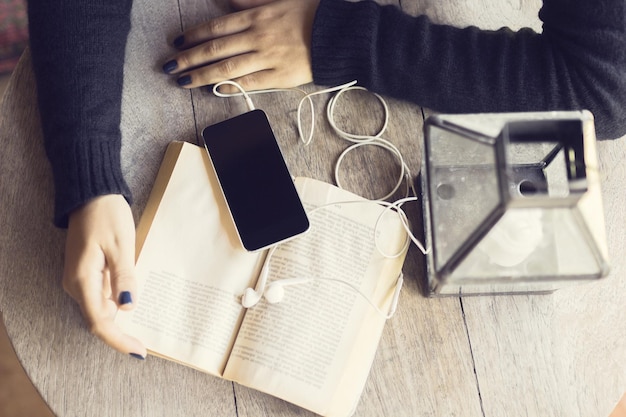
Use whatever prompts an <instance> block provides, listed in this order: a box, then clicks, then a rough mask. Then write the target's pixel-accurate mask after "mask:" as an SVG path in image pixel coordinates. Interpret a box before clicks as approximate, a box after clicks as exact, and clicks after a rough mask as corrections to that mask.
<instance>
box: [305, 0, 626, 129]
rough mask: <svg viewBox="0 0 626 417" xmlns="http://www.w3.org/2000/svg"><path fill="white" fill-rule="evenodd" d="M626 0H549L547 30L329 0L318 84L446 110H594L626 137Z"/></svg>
mask: <svg viewBox="0 0 626 417" xmlns="http://www.w3.org/2000/svg"><path fill="white" fill-rule="evenodd" d="M625 9H626V3H625V2H624V1H623V0H598V1H596V2H592V3H589V2H584V1H582V0H544V4H543V7H542V9H541V10H540V12H539V18H540V19H541V20H542V22H543V32H542V33H536V32H534V31H532V30H531V29H528V28H524V29H521V30H519V31H517V32H514V31H512V30H510V29H508V28H502V29H499V30H496V31H490V30H481V29H479V28H477V27H473V26H470V27H466V28H457V27H453V26H449V25H438V24H434V23H432V22H431V21H430V20H429V19H428V17H426V16H417V17H412V16H409V15H407V14H404V13H402V12H401V11H400V10H399V9H398V8H396V7H394V6H380V5H378V4H376V3H374V2H371V1H362V2H357V3H352V2H347V1H340V0H321V2H320V5H319V8H318V11H317V15H316V18H315V22H314V26H313V41H312V51H311V54H312V66H313V78H314V81H315V82H316V83H318V84H323V85H336V84H340V83H344V82H347V81H350V80H357V81H358V82H359V84H360V85H363V86H364V87H366V88H368V89H370V90H372V91H375V92H378V93H381V94H386V95H389V96H392V97H396V98H400V99H404V100H408V101H411V102H413V103H416V104H419V105H421V106H424V107H427V108H431V109H433V110H435V111H438V112H444V113H474V112H476V113H480V112H515V111H550V110H581V109H587V110H590V111H591V112H592V113H593V114H594V116H595V119H596V132H597V134H598V137H599V138H616V137H620V136H623V135H624V134H626V111H625V110H624V109H626V75H625V70H624V68H626V58H625V57H626V15H625V13H626V11H625Z"/></svg>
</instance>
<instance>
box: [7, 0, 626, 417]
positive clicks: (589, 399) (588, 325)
mask: <svg viewBox="0 0 626 417" xmlns="http://www.w3.org/2000/svg"><path fill="white" fill-rule="evenodd" d="M398 3H402V7H403V8H404V9H405V10H407V11H408V12H410V13H414V14H416V13H420V12H423V13H427V14H429V15H430V16H431V17H432V18H433V19H434V20H436V21H440V22H446V23H453V24H458V25H467V24H475V25H478V26H481V27H484V28H490V29H494V28H498V27H500V26H503V25H508V26H511V27H513V28H517V27H520V26H532V27H535V28H537V29H539V28H540V25H539V22H538V20H537V10H538V7H539V4H538V2H537V1H535V0H533V1H530V2H529V1H527V0H516V1H511V0H508V1H493V2H489V0H480V1H473V2H469V3H471V4H464V3H463V4H462V3H461V2H454V1H450V2H441V1H438V0H415V1H413V2H407V1H402V2H398ZM492 3H493V4H492ZM179 5H180V8H179ZM226 11H227V7H226V5H225V2H224V1H223V0H221V1H219V2H218V4H217V5H216V4H214V3H212V2H206V1H196V0H180V1H179V0H162V1H152V0H136V1H135V5H134V9H133V16H134V17H133V30H132V32H131V35H130V39H129V45H128V50H127V51H128V53H127V55H128V59H127V66H126V79H125V94H124V102H123V120H122V132H123V136H124V144H123V168H124V172H125V175H126V178H127V180H128V182H129V185H130V187H131V189H132V190H133V193H134V197H135V204H134V206H133V210H134V215H135V218H136V219H138V217H139V216H140V214H141V212H142V208H143V206H144V204H145V202H146V199H147V196H148V193H149V190H150V187H151V186H152V182H153V181H154V178H155V175H156V171H157V168H158V165H159V163H160V160H161V157H162V155H163V152H164V150H165V146H166V144H167V143H168V142H169V141H171V140H187V141H192V142H195V141H196V138H197V137H198V135H199V133H200V132H201V130H202V128H203V127H204V126H206V125H208V124H211V123H214V122H217V121H220V120H223V119H225V118H227V117H230V116H233V115H235V114H237V113H239V112H241V111H243V110H244V104H243V102H242V101H241V100H239V99H236V98H232V99H221V98H217V97H214V96H212V94H210V93H209V92H207V91H205V90H194V91H187V90H182V89H179V88H177V87H175V86H173V85H172V80H171V79H170V78H169V77H166V76H164V75H162V74H161V72H160V63H162V62H163V60H164V59H165V58H167V57H168V56H169V55H170V54H171V53H172V51H171V50H170V49H169V48H168V46H167V40H168V39H170V38H171V37H172V36H174V35H176V34H177V33H179V31H180V29H181V22H182V26H183V27H189V26H191V25H193V24H196V23H199V21H201V20H202V19H205V18H206V17H209V16H216V15H219V14H223V13H225V12H226ZM307 88H308V89H309V90H313V89H314V88H315V87H313V86H307ZM327 99H328V96H322V97H319V98H317V99H316V108H315V111H316V113H317V115H318V116H320V117H319V118H318V122H317V126H316V129H317V130H316V135H315V138H314V141H313V144H312V145H310V146H309V147H304V146H302V145H301V144H300V143H299V142H298V140H297V134H296V127H295V121H294V120H295V111H294V110H295V106H296V103H297V95H291V94H290V93H281V94H274V95H270V96H258V97H255V98H254V100H255V103H256V104H257V107H259V108H262V109H264V110H266V112H267V113H268V115H269V117H270V119H271V121H272V124H273V127H274V129H275V131H276V134H277V136H278V139H279V141H280V143H281V146H282V148H283V150H284V152H285V154H286V156H287V159H288V163H289V166H290V169H291V170H292V173H293V174H294V175H308V176H313V177H317V178H319V179H322V180H326V181H332V177H331V170H332V162H331V161H334V160H335V159H336V157H337V156H338V154H339V153H340V152H341V150H343V149H344V148H345V147H346V146H347V144H346V143H345V142H342V141H341V140H340V139H338V137H337V136H336V135H335V134H334V133H332V132H331V130H330V129H329V127H328V124H327V122H326V121H325V118H324V117H323V116H321V115H323V108H324V106H325V104H326V101H327ZM35 103H36V100H35V91H34V80H33V75H32V71H31V63H30V57H29V54H28V52H27V53H26V54H25V55H24V57H23V59H22V61H21V62H20V64H19V66H18V68H17V69H16V71H15V73H14V76H13V78H12V81H11V83H10V86H9V87H8V90H7V92H6V96H5V100H4V102H3V105H2V113H1V116H0V117H1V122H0V140H1V142H2V151H0V199H1V206H0V212H1V213H2V214H1V215H0V216H1V217H0V219H1V220H0V225H1V226H0V227H1V233H0V308H1V311H2V314H3V316H4V320H5V322H6V327H7V330H8V333H9V335H10V338H11V340H12V342H13V344H14V346H15V350H16V352H17V355H18V357H19V358H20V360H21V362H22V364H23V366H24V368H25V370H26V372H27V374H28V376H29V377H30V378H31V379H32V381H33V383H34V385H35V386H36V387H37V389H38V390H39V391H40V392H41V394H42V396H43V398H44V399H45V401H46V402H47V403H48V404H49V405H50V407H51V408H52V410H53V411H54V412H55V414H57V415H58V416H63V417H64V416H151V417H158V416H168V417H169V416H199V415H202V416H240V417H243V416H261V415H271V416H292V415H310V413H307V412H305V411H303V410H301V409H299V408H297V407H295V406H293V405H290V404H288V403H285V402H283V401H281V400H278V399H275V398H273V397H270V396H267V395H264V394H261V393H259V392H256V391H253V390H250V389H247V388H245V387H242V386H239V385H236V384H232V383H230V382H228V381H225V380H221V379H218V378H215V377H211V376H208V375H205V374H202V373H200V372H197V371H194V370H192V369H189V368H186V367H183V366H180V365H177V364H174V363H172V362H168V361H165V360H161V359H158V358H155V357H149V358H148V359H147V360H146V361H145V362H142V361H137V360H134V359H131V358H128V357H127V356H126V355H122V354H119V353H117V352H114V351H113V350H111V349H110V348H108V347H107V346H105V345H104V344H103V343H102V342H100V341H99V340H98V339H96V338H95V337H94V336H92V335H91V334H90V333H89V332H88V331H87V329H86V327H85V325H84V324H83V320H82V317H81V315H80V312H79V309H78V307H77V305H76V304H75V303H74V302H73V301H72V300H71V299H70V298H69V296H67V295H66V294H65V293H64V292H63V290H62V288H61V284H60V277H61V272H62V260H63V245H64V238H65V232H64V231H62V230H58V229H55V228H54V227H53V226H52V224H51V217H52V202H53V185H52V180H51V170H50V168H49V166H48V164H47V161H46V158H45V154H44V150H43V146H42V140H41V131H40V126H39V121H38V113H37V109H36V104H35ZM344 103H345V106H343V108H342V110H340V112H339V114H338V119H339V121H340V123H343V125H342V126H346V128H351V129H354V130H357V131H359V132H363V133H371V132H373V131H374V130H377V128H378V127H379V126H380V116H381V109H380V106H379V105H378V104H377V101H376V100H375V99H372V98H371V97H369V96H366V95H361V94H351V95H350V96H349V97H346V100H345V102H344ZM390 110H391V120H390V126H389V128H388V131H387V133H386V134H385V137H386V138H388V139H390V140H391V141H392V142H394V143H396V144H397V145H398V146H399V147H400V148H401V150H402V151H403V153H404V155H405V156H406V157H407V158H408V164H409V166H410V168H411V170H412V171H413V173H414V174H417V173H418V171H419V160H420V152H421V140H422V126H423V114H424V111H423V110H422V109H421V108H419V107H416V106H413V105H409V104H406V103H402V102H399V101H394V100H390ZM364 114H366V115H368V116H367V117H363V115H364ZM625 140H626V138H622V139H621V140H616V141H610V142H601V143H599V144H598V146H599V158H600V166H601V177H602V186H603V192H604V194H603V195H604V197H603V198H604V205H605V212H606V220H607V224H608V241H609V250H610V253H611V256H612V263H613V269H612V272H611V274H610V276H609V277H608V278H606V279H604V280H602V281H600V282H597V283H594V284H591V285H584V286H578V287H574V288H569V289H564V290H560V291H557V292H556V293H554V294H552V295H541V296H538V295H535V296H529V295H520V296H497V297H495V296H494V297H474V298H463V299H459V298H425V297H423V296H422V295H421V292H420V291H419V287H418V282H419V281H420V280H421V279H422V277H423V269H422V268H423V257H422V256H420V254H419V252H418V251H417V250H415V249H412V250H411V252H410V254H409V258H408V260H407V263H406V266H405V273H406V277H407V279H406V285H405V288H404V290H403V292H402V295H401V298H400V306H399V310H398V312H397V313H396V315H395V316H394V317H393V318H392V319H391V320H390V321H389V322H388V324H387V326H386V329H385V331H384V334H383V338H382V341H381V343H380V347H379V350H378V353H377V356H376V359H375V362H374V365H373V368H372V371H371V374H370V377H369V380H368V383H367V386H366V388H365V391H364V393H363V396H362V399H361V402H360V404H359V406H358V409H357V412H356V415H357V416H463V417H473V416H489V417H492V416H493V417H499V416H542V417H545V416H568V417H575V416H581V417H589V416H608V414H609V413H610V411H611V410H612V409H613V407H614V406H615V404H616V403H617V401H618V399H619V398H620V396H621V394H622V393H623V392H624V391H625V390H626V359H625V358H626V355H625V354H626V280H624V279H623V276H624V274H625V273H626V271H624V266H625V264H626V263H625V262H624V260H623V257H624V254H625V253H626V248H625V247H624V240H625V239H624V236H625V232H626V209H625V206H626V204H625V203H626V199H625V197H624V196H625V195H626V194H625V193H624V189H625V188H626V187H625V186H626V163H625V162H626V143H625ZM373 160H375V161H376V163H371V162H368V161H373ZM373 167H375V168H373ZM350 168H351V170H350ZM395 170H396V168H395V166H394V161H393V159H392V158H390V157H388V156H387V155H386V154H384V153H382V152H378V151H375V150H366V151H364V152H362V153H357V154H355V156H353V157H351V158H350V160H349V161H348V162H347V164H346V169H345V170H344V171H343V173H344V174H343V175H344V181H345V183H346V185H347V188H350V189H352V190H354V191H357V192H359V193H362V194H364V195H366V196H370V197H371V196H373V195H380V193H381V192H383V191H385V190H386V189H388V188H389V187H390V186H391V184H392V183H393V177H394V175H395V174H396V171H395ZM348 171H349V172H348ZM365 184H371V185H369V186H365ZM372 193H377V194H372Z"/></svg>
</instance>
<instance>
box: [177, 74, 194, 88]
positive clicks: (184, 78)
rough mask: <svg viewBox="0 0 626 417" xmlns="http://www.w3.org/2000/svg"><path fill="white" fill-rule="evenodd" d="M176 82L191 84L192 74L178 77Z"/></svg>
mask: <svg viewBox="0 0 626 417" xmlns="http://www.w3.org/2000/svg"><path fill="white" fill-rule="evenodd" d="M176 82H177V83H178V85H180V86H183V85H187V84H191V75H183V76H182V77H180V78H179V79H177V80H176Z"/></svg>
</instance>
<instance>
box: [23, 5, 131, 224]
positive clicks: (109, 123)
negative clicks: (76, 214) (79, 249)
mask: <svg viewBox="0 0 626 417" xmlns="http://www.w3.org/2000/svg"><path fill="white" fill-rule="evenodd" d="M131 3H132V1H131V0H115V1H113V0H97V1H94V0H90V1H87V0H30V1H29V2H28V12H29V27H30V45H31V52H32V59H33V68H34V72H35V77H36V81H37V94H38V102H39V110H40V114H41V123H42V129H43V134H44V141H45V147H46V152H47V155H48V158H49V159H50V162H51V165H52V169H53V174H54V181H55V193H56V203H55V223H56V224H57V225H58V226H66V225H67V217H68V215H69V213H70V212H71V211H73V210H74V209H76V208H77V207H79V206H80V205H82V204H84V203H85V202H87V201H89V200H91V199H92V198H94V197H96V196H98V195H103V194H122V195H124V196H125V197H126V198H127V199H130V192H129V190H128V187H127V185H126V183H125V181H124V179H123V176H122V172H121V164H120V148H121V133H120V126H119V125H120V119H121V97H122V87H123V73H124V53H125V45H126V39H127V36H128V32H129V29H130V10H131Z"/></svg>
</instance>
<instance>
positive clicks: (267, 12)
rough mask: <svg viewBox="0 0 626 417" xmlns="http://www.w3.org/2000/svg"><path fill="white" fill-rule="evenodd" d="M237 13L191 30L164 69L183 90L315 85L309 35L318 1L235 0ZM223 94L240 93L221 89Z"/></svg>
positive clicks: (229, 89)
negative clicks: (236, 85)
mask: <svg viewBox="0 0 626 417" xmlns="http://www.w3.org/2000/svg"><path fill="white" fill-rule="evenodd" d="M231 4H232V5H233V6H234V7H235V8H237V9H239V10H240V11H238V12H236V13H231V14H227V15H224V16H220V17H217V18H215V19H211V20H209V21H207V22H205V23H202V24H200V25H198V26H195V27H192V28H189V29H187V30H186V31H185V32H184V33H183V34H182V36H180V37H178V38H177V41H176V43H178V42H180V44H179V45H178V46H177V47H178V48H179V49H180V51H179V53H178V54H176V55H175V56H173V57H171V58H170V59H169V60H168V62H167V63H166V64H165V65H164V66H163V70H164V71H165V72H166V73H168V74H172V75H176V77H177V82H178V84H179V85H180V86H181V87H184V88H194V87H200V86H203V85H211V84H215V83H218V82H220V81H224V80H233V81H236V82H238V83H239V84H240V85H241V86H242V87H243V88H244V89H245V90H260V89H265V88H289V87H295V86H298V85H302V84H306V83H309V82H311V81H313V72H312V67H311V36H312V31H313V21H314V19H315V13H316V11H317V7H318V4H319V0H276V1H269V0H231ZM220 91H222V92H224V93H229V92H234V91H236V90H235V89H234V87H232V86H227V85H225V86H223V87H221V88H220Z"/></svg>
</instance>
